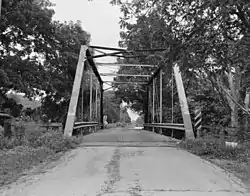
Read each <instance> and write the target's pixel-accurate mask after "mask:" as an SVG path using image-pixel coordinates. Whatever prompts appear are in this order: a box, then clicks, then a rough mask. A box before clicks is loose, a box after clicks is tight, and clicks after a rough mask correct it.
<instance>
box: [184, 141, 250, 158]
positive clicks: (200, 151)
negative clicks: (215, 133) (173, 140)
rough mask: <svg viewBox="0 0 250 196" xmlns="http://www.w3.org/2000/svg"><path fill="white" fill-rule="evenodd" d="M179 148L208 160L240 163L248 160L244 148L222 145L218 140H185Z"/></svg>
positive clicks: (246, 150) (247, 152) (247, 151)
mask: <svg viewBox="0 0 250 196" xmlns="http://www.w3.org/2000/svg"><path fill="white" fill-rule="evenodd" d="M180 146H181V147H183V148H185V149H187V150H188V151H190V152H192V153H194V154H196V155H199V156H207V157H210V158H218V159H230V160H239V159H240V160H241V161H247V160H248V158H249V150H248V148H246V147H245V146H243V145H241V146H237V147H231V146H226V145H222V144H221V143H220V141H219V140H218V139H214V140H212V139H200V140H186V141H183V142H181V144H180Z"/></svg>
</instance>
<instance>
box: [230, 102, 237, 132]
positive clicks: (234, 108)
mask: <svg viewBox="0 0 250 196" xmlns="http://www.w3.org/2000/svg"><path fill="white" fill-rule="evenodd" d="M238 125H239V119H238V106H237V105H236V104H235V103H234V104H233V106H232V107H231V126H232V127H238Z"/></svg>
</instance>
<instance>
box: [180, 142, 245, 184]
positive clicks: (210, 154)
mask: <svg viewBox="0 0 250 196" xmlns="http://www.w3.org/2000/svg"><path fill="white" fill-rule="evenodd" d="M180 147H181V148H183V149H186V150H188V151H189V152H191V153H193V154H195V155H197V156H200V157H201V158H204V159H206V160H208V161H210V162H212V163H214V164H216V165H217V166H219V167H221V168H223V169H225V170H227V171H229V172H231V173H233V174H234V175H235V176H237V177H238V178H240V179H241V180H242V181H243V182H245V183H246V184H247V185H248V186H249V183H250V180H249V179H250V142H244V143H242V144H238V145H237V146H232V144H231V145H230V143H229V144H226V143H225V142H224V141H221V140H220V139H216V138H214V137H207V138H202V139H196V140H185V141H182V142H181V143H180Z"/></svg>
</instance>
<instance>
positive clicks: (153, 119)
mask: <svg viewBox="0 0 250 196" xmlns="http://www.w3.org/2000/svg"><path fill="white" fill-rule="evenodd" d="M152 113H153V114H152V123H154V122H155V78H154V79H153V112H152ZM154 131H155V129H154V127H153V132H154Z"/></svg>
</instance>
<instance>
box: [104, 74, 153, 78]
mask: <svg viewBox="0 0 250 196" xmlns="http://www.w3.org/2000/svg"><path fill="white" fill-rule="evenodd" d="M100 75H101V76H124V77H150V76H151V75H133V74H114V73H101V74H100Z"/></svg>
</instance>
